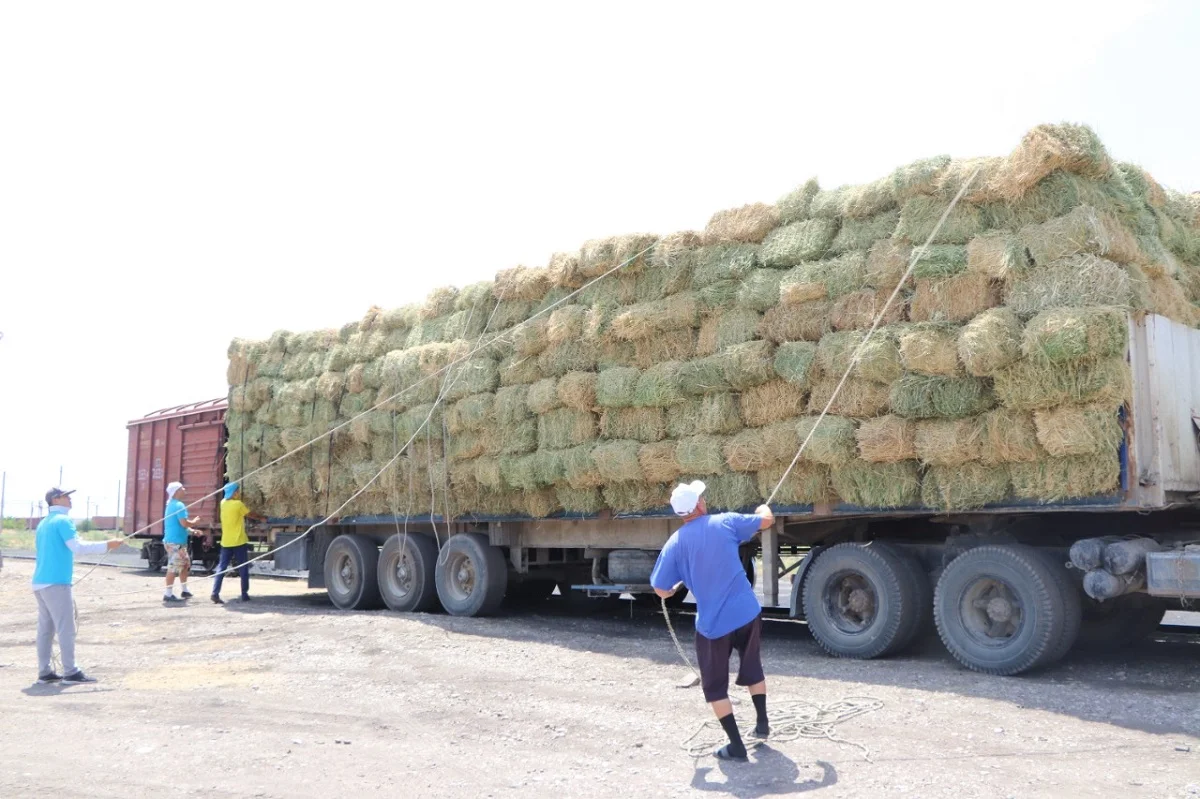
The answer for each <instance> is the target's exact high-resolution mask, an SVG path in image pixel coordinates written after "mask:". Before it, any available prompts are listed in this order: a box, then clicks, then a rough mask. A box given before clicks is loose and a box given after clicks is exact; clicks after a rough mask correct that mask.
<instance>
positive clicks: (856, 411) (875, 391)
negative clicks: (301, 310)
mask: <svg viewBox="0 0 1200 799" xmlns="http://www.w3.org/2000/svg"><path fill="white" fill-rule="evenodd" d="M840 379H841V378H840V377H823V378H821V379H820V380H817V381H816V382H814V383H813V386H812V389H811V391H810V393H809V396H808V412H809V413H820V412H821V411H823V410H825V408H826V406H828V408H829V412H830V413H835V414H837V415H839V416H853V417H857V418H863V417H867V416H878V415H880V414H881V413H885V412H886V411H887V409H888V402H889V399H888V387H887V385H886V384H885V383H876V382H874V381H873V380H866V379H864V378H861V377H851V378H850V379H848V380H847V381H846V382H845V384H844V385H843V386H842V388H841V391H838V392H837V395H836V396H834V391H835V389H837V385H838V382H839V381H840ZM831 400H832V402H831Z"/></svg>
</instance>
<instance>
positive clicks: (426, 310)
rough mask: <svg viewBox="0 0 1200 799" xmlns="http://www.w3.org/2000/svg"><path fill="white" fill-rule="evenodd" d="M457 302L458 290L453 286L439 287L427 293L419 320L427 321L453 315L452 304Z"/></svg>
mask: <svg viewBox="0 0 1200 799" xmlns="http://www.w3.org/2000/svg"><path fill="white" fill-rule="evenodd" d="M457 300H458V289H457V288H455V287H454V286H440V287H438V288H436V289H434V290H433V291H431V292H429V296H427V297H426V298H425V303H424V304H423V305H422V306H421V310H420V315H421V319H422V320H425V321H429V320H432V319H438V318H439V317H443V316H449V315H450V314H452V313H454V303H455V301H457Z"/></svg>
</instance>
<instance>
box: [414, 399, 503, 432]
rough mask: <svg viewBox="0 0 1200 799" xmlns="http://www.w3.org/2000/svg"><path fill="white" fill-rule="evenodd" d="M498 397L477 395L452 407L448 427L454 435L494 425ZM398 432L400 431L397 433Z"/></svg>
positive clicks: (447, 418) (447, 422) (449, 412)
mask: <svg viewBox="0 0 1200 799" xmlns="http://www.w3.org/2000/svg"><path fill="white" fill-rule="evenodd" d="M495 401H496V397H495V396H494V395H492V394H476V395H475V396H472V397H465V398H463V399H461V400H459V401H458V402H456V403H454V404H453V405H452V406H450V410H449V411H448V412H447V414H446V425H447V427H448V428H449V430H450V432H451V433H453V434H454V435H456V436H457V435H461V434H462V433H465V432H466V431H468V430H480V429H482V428H483V427H485V426H487V425H488V424H490V423H492V422H493V421H494V420H495V419H496V417H495V416H494V415H493V408H494V406H495ZM397 432H398V431H397Z"/></svg>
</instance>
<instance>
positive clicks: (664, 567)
mask: <svg viewBox="0 0 1200 799" xmlns="http://www.w3.org/2000/svg"><path fill="white" fill-rule="evenodd" d="M704 489H705V485H704V483H702V482H700V481H699V480H696V481H695V482H692V483H684V484H682V485H679V486H676V487H675V491H674V492H672V494H671V507H672V509H673V510H674V511H675V514H676V515H677V516H680V517H682V518H683V521H684V524H683V526H682V527H680V528H679V529H678V530H676V531H675V532H674V533H673V534H672V535H671V537H670V538H669V539H668V540H667V543H666V545H665V546H664V547H663V549H662V552H660V553H659V555H658V562H657V563H655V564H654V571H653V573H652V574H651V575H650V584H651V585H653V586H654V591H655V593H657V594H658V595H659V596H660V597H663V598H664V599H665V598H667V597H669V596H671V595H672V594H674V593H675V590H676V588H677V586H679V585H680V584H682V585H686V586H687V587H688V590H690V591H691V592H692V596H694V597H695V598H696V660H697V664H698V665H699V668H700V685H701V686H702V688H703V689H704V699H705V700H706V701H707V702H709V704H711V705H712V709H713V712H714V713H715V714H716V716H717V720H718V721H720V722H721V728H722V729H724V730H725V734H726V735H728V736H729V744H728V745H726V746H723V747H721V748H720V749H718V750H717V751H716V752H714V754H715V755H716V756H717V757H718V758H720V759H722V760H745V759H746V745H745V744H744V743H743V742H742V735H741V732H740V731H739V730H738V727H737V723H736V722H735V721H734V718H733V704H732V703H731V702H730V701H729V659H730V656H731V655H732V654H733V651H734V650H735V649H736V650H737V652H738V660H739V663H738V676H737V684H738V685H744V686H746V687H748V688H749V689H750V698H751V700H752V701H753V702H754V709H755V711H756V712H757V714H758V722H757V726H755V728H754V735H755V737H758V738H766V737H767V736H768V735H769V734H770V726H769V725H768V724H767V680H766V676H765V675H764V674H763V667H762V657H761V655H760V652H759V642H760V639H761V635H762V607H761V606H760V605H759V604H758V597H757V596H755V594H754V588H753V587H752V586H751V585H750V581H749V580H748V579H747V578H746V571H745V569H743V568H742V561H741V558H739V557H738V547H739V546H741V545H742V544H744V543H746V542H747V541H749V540H750V539H751V538H753V537H754V536H755V535H756V534H757V533H758V531H759V530H765V529H767V528H768V527H770V526H771V525H772V524H774V523H775V516H774V515H773V514H772V513H771V509H770V508H769V507H767V506H766V505H760V506H759V507H758V509H757V510H756V511H755V512H754V513H753V514H744V513H718V514H716V515H713V516H709V515H708V508H707V506H706V505H705V502H704V497H703V494H704Z"/></svg>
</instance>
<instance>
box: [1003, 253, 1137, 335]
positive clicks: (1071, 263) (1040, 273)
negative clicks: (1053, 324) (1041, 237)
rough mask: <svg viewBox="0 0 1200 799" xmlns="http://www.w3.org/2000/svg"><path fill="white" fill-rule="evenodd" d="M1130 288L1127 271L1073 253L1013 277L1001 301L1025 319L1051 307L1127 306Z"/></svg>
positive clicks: (1129, 303)
mask: <svg viewBox="0 0 1200 799" xmlns="http://www.w3.org/2000/svg"><path fill="white" fill-rule="evenodd" d="M1134 291H1135V287H1134V283H1133V280H1132V278H1131V277H1130V275H1129V272H1127V271H1126V270H1125V269H1123V268H1122V267H1121V266H1119V265H1118V264H1115V263H1113V262H1112V261H1107V260H1105V259H1103V258H1099V257H1096V256H1094V255H1077V256H1073V257H1071V258H1066V259H1063V260H1061V261H1057V262H1055V263H1053V264H1051V265H1049V266H1047V267H1045V268H1043V269H1037V270H1032V271H1030V272H1029V273H1028V274H1027V275H1024V276H1022V277H1020V278H1018V279H1017V280H1014V281H1013V282H1012V284H1011V285H1010V287H1009V289H1008V296H1007V298H1006V301H1005V304H1006V305H1008V306H1009V307H1010V308H1012V310H1013V312H1014V313H1016V314H1017V316H1019V317H1021V318H1023V319H1028V318H1029V317H1031V316H1034V315H1036V314H1038V313H1041V312H1042V311H1046V310H1049V309H1051V308H1082V307H1087V306H1092V305H1107V306H1111V307H1114V308H1126V309H1127V308H1131V307H1133V304H1134Z"/></svg>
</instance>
